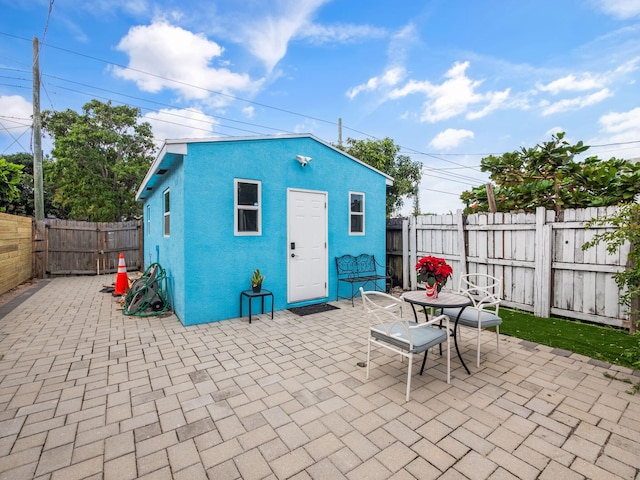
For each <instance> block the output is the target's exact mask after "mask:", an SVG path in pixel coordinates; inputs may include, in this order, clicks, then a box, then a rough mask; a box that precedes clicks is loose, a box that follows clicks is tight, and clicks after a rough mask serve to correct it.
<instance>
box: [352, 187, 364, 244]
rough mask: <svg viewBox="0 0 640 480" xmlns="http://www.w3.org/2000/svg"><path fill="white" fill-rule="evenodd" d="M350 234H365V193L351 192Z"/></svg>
mask: <svg viewBox="0 0 640 480" xmlns="http://www.w3.org/2000/svg"><path fill="white" fill-rule="evenodd" d="M349 235H364V193H362V192H349Z"/></svg>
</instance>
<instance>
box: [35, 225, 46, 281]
mask: <svg viewBox="0 0 640 480" xmlns="http://www.w3.org/2000/svg"><path fill="white" fill-rule="evenodd" d="M32 226H33V227H32V228H33V230H32V232H33V248H32V251H33V259H32V275H33V277H34V278H45V272H46V269H47V257H46V255H47V238H46V237H47V232H46V227H45V223H44V220H35V219H34V220H33V222H32Z"/></svg>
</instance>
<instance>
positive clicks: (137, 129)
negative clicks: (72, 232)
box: [42, 100, 153, 222]
mask: <svg viewBox="0 0 640 480" xmlns="http://www.w3.org/2000/svg"><path fill="white" fill-rule="evenodd" d="M139 117H140V109H138V108H133V107H130V106H128V105H120V106H113V105H112V104H111V102H108V103H102V102H100V101H98V100H91V101H90V102H88V103H87V104H85V105H84V106H83V107H82V113H77V112H74V111H73V110H65V111H63V112H56V111H45V112H43V113H42V126H43V129H44V130H45V131H47V132H48V133H49V135H51V137H52V138H53V139H54V148H53V150H52V151H51V155H52V157H53V160H54V161H53V162H52V164H51V166H50V168H47V169H46V172H45V175H46V180H47V181H48V182H50V183H51V185H52V187H53V189H54V191H53V204H54V205H55V206H57V207H60V208H63V209H65V210H66V211H68V212H69V216H70V217H71V218H73V219H75V220H86V221H96V222H112V221H121V220H130V219H132V218H136V217H139V216H140V215H141V213H142V206H141V205H140V204H139V203H138V202H136V201H135V192H136V189H137V187H138V186H139V185H140V183H141V182H142V179H143V178H144V175H145V173H146V172H147V170H148V169H149V166H150V165H151V162H152V160H153V157H152V152H153V134H152V132H151V126H150V125H149V124H148V123H147V122H139Z"/></svg>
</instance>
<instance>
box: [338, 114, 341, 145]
mask: <svg viewBox="0 0 640 480" xmlns="http://www.w3.org/2000/svg"><path fill="white" fill-rule="evenodd" d="M338 145H339V146H342V118H339V119H338Z"/></svg>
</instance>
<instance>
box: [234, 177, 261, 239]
mask: <svg viewBox="0 0 640 480" xmlns="http://www.w3.org/2000/svg"><path fill="white" fill-rule="evenodd" d="M234 187H235V188H234V204H235V205H234V212H235V222H234V223H235V225H234V231H235V234H236V235H261V234H262V183H261V182H259V181H256V180H240V179H236V180H235V181H234Z"/></svg>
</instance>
